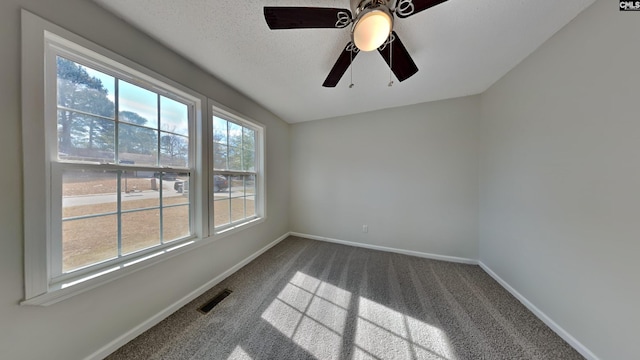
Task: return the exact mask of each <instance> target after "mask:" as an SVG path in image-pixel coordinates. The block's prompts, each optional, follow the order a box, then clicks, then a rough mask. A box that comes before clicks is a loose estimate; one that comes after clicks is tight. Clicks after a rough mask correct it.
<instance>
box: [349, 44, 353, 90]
mask: <svg viewBox="0 0 640 360" xmlns="http://www.w3.org/2000/svg"><path fill="white" fill-rule="evenodd" d="M349 56H350V58H351V65H349V68H350V71H351V84H350V85H349V89H352V88H353V50H351V51H349Z"/></svg>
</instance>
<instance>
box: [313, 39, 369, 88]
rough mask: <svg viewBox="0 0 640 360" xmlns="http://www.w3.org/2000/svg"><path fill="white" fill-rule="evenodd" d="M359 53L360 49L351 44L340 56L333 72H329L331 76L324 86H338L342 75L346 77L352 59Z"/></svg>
mask: <svg viewBox="0 0 640 360" xmlns="http://www.w3.org/2000/svg"><path fill="white" fill-rule="evenodd" d="M358 52H360V51H359V50H358V48H357V47H356V46H355V45H353V43H352V42H349V43H348V44H347V46H345V48H344V50H343V51H342V53H341V54H340V57H339V58H338V61H336V63H335V64H334V65H333V68H331V71H330V72H329V75H327V78H326V79H325V80H324V83H323V84H322V86H324V87H336V85H338V82H340V79H342V75H344V73H345V72H346V71H347V69H348V68H349V66H350V65H351V61H352V59H355V58H356V55H358Z"/></svg>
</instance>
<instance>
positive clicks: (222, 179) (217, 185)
mask: <svg viewBox="0 0 640 360" xmlns="http://www.w3.org/2000/svg"><path fill="white" fill-rule="evenodd" d="M213 192H214V194H213V197H214V198H215V199H221V198H228V197H229V178H228V177H227V176H225V175H214V176H213Z"/></svg>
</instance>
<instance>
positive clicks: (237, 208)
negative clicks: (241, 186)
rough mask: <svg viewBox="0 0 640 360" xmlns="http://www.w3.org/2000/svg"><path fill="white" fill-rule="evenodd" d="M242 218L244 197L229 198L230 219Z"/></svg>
mask: <svg viewBox="0 0 640 360" xmlns="http://www.w3.org/2000/svg"><path fill="white" fill-rule="evenodd" d="M244 218H245V215H244V197H240V198H235V199H231V221H232V222H233V221H238V220H242V219H244Z"/></svg>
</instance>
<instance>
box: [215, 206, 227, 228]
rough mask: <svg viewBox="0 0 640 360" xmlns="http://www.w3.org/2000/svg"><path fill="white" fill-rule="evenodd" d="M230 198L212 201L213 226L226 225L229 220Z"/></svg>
mask: <svg viewBox="0 0 640 360" xmlns="http://www.w3.org/2000/svg"><path fill="white" fill-rule="evenodd" d="M230 206H231V200H215V201H214V202H213V224H214V226H216V227H217V226H220V225H226V224H228V223H229V222H230V219H231V218H230V217H229V210H230Z"/></svg>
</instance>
